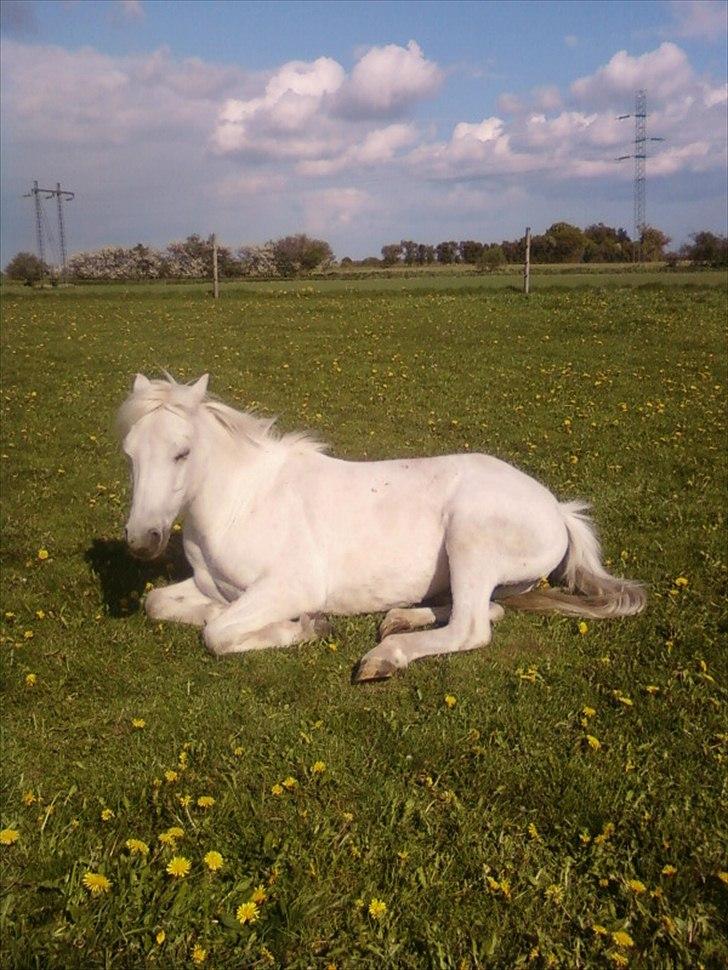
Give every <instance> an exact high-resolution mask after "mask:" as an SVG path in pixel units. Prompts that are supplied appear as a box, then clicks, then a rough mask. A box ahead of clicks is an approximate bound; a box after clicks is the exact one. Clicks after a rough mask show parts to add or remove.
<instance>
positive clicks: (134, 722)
mask: <svg viewBox="0 0 728 970" xmlns="http://www.w3.org/2000/svg"><path fill="white" fill-rule="evenodd" d="M131 726H132V727H133V728H134V729H135V730H136V731H141V730H142V728H145V727H146V726H147V722H146V721H145V720H144V718H143V717H133V718H132V719H131Z"/></svg>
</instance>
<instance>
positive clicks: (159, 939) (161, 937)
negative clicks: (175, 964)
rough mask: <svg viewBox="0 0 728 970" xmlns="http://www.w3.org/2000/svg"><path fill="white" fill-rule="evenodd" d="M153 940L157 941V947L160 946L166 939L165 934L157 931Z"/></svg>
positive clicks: (162, 931)
mask: <svg viewBox="0 0 728 970" xmlns="http://www.w3.org/2000/svg"><path fill="white" fill-rule="evenodd" d="M154 939H155V940H156V941H157V946H161V945H162V944H163V943H164V941H165V940H166V939H167V934H166V933H165V932H164V930H158V931H157V935H156V936H155V937H154Z"/></svg>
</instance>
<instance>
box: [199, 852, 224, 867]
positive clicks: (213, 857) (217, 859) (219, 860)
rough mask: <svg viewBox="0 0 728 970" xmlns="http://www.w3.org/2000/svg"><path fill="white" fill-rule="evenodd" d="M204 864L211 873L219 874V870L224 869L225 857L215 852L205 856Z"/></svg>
mask: <svg viewBox="0 0 728 970" xmlns="http://www.w3.org/2000/svg"><path fill="white" fill-rule="evenodd" d="M203 862H204V863H205V865H206V866H207V868H208V869H209V870H210V872H217V870H218V869H222V867H223V864H224V860H223V857H222V856H221V855H220V853H219V852H215V851H214V850H213V851H212V852H207V853H206V854H205V857H204V859H203Z"/></svg>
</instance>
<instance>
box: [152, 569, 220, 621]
mask: <svg viewBox="0 0 728 970" xmlns="http://www.w3.org/2000/svg"><path fill="white" fill-rule="evenodd" d="M144 608H145V610H146V611H147V616H148V617H149V618H150V619H152V620H171V621H172V622H173V623H191V624H192V625H193V626H204V625H205V623H208V622H209V621H210V620H212V619H214V617H216V616H217V615H218V614H219V613H220V611H221V610H223V609H224V608H225V604H224V603H218V602H216V601H215V600H212V599H210V597H209V596H205V594H204V593H201V592H200V590H199V589H198V587H197V585H196V583H195V580H194V577H190V579H185V580H184V582H182V583H174V584H173V585H172V586H160V587H159V588H158V589H153V590H151V592H150V593H149V594H148V595H147V598H146V601H145V603H144Z"/></svg>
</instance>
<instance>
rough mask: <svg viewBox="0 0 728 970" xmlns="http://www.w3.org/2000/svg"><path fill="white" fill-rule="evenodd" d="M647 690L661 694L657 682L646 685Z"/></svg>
mask: <svg viewBox="0 0 728 970" xmlns="http://www.w3.org/2000/svg"><path fill="white" fill-rule="evenodd" d="M645 690H646V691H647V693H648V694H659V693H660V688H659V687H657V686H656V685H655V684H648V685H647V686H646V687H645Z"/></svg>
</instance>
